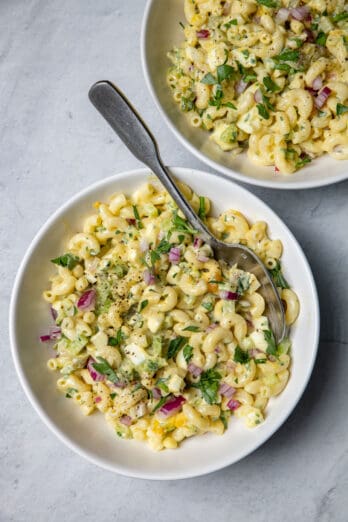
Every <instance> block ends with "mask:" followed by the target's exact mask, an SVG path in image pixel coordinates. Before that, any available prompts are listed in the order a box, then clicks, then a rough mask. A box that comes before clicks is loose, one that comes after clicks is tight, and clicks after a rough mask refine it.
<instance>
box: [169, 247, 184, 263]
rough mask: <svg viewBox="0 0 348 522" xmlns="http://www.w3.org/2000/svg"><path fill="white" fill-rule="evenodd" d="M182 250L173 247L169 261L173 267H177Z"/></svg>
mask: <svg viewBox="0 0 348 522" xmlns="http://www.w3.org/2000/svg"><path fill="white" fill-rule="evenodd" d="M180 255H181V250H180V248H178V247H173V248H171V249H170V250H169V256H168V259H169V261H170V262H171V263H173V265H177V264H178V263H179V261H180Z"/></svg>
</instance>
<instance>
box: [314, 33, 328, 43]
mask: <svg viewBox="0 0 348 522" xmlns="http://www.w3.org/2000/svg"><path fill="white" fill-rule="evenodd" d="M326 40H327V35H326V34H325V33H323V31H320V33H318V36H317V37H316V40H315V43H316V44H317V45H322V46H325V45H326Z"/></svg>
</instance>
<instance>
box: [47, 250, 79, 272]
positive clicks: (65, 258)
mask: <svg viewBox="0 0 348 522" xmlns="http://www.w3.org/2000/svg"><path fill="white" fill-rule="evenodd" d="M79 262H80V258H79V257H77V256H74V255H73V254H64V255H62V256H60V257H56V258H55V259H51V263H54V264H55V265H59V266H63V267H64V268H68V269H69V270H72V269H73V268H75V266H76V265H77V264H78V263H79Z"/></svg>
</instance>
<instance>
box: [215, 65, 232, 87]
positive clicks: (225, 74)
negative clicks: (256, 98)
mask: <svg viewBox="0 0 348 522" xmlns="http://www.w3.org/2000/svg"><path fill="white" fill-rule="evenodd" d="M235 72H236V71H235V69H234V67H232V65H228V64H227V63H225V64H223V65H219V67H218V68H217V83H221V82H223V81H224V80H229V79H230V78H231V77H232V76H234V74H235Z"/></svg>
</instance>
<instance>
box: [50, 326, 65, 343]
mask: <svg viewBox="0 0 348 522" xmlns="http://www.w3.org/2000/svg"><path fill="white" fill-rule="evenodd" d="M50 337H51V340H52V341H53V340H55V339H60V338H61V337H62V330H61V329H60V328H59V327H58V326H56V327H55V328H51V329H50Z"/></svg>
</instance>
